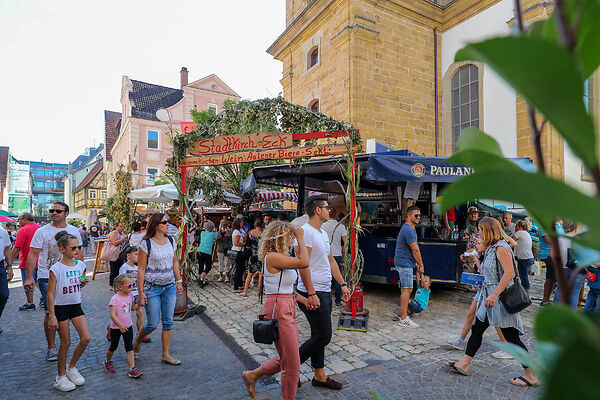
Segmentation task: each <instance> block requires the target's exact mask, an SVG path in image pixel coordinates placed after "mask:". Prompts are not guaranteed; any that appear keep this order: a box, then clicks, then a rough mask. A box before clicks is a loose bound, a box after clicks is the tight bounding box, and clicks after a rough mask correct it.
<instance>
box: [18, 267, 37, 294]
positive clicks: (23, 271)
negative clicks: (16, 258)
mask: <svg viewBox="0 0 600 400" xmlns="http://www.w3.org/2000/svg"><path fill="white" fill-rule="evenodd" d="M26 280H27V270H26V269H21V282H22V284H23V285H24V284H25V281H26ZM33 280H34V281H35V284H36V285H37V283H38V281H37V268H34V270H33ZM23 290H25V292H29V290H27V289H25V288H23ZM33 291H34V289H31V292H33Z"/></svg>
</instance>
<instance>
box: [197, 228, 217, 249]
mask: <svg viewBox="0 0 600 400" xmlns="http://www.w3.org/2000/svg"><path fill="white" fill-rule="evenodd" d="M216 238H217V232H209V231H202V232H200V245H199V246H198V252H199V253H204V254H212V249H213V244H214V243H215V239H216Z"/></svg>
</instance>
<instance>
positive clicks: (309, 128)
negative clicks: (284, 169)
mask: <svg viewBox="0 0 600 400" xmlns="http://www.w3.org/2000/svg"><path fill="white" fill-rule="evenodd" d="M191 114H192V118H193V119H194V122H195V123H196V129H195V130H193V131H191V132H188V133H179V132H173V131H172V129H171V127H170V130H171V132H170V140H171V143H172V145H173V156H172V157H171V158H169V159H168V160H167V173H166V174H167V175H168V176H169V178H170V179H171V180H172V181H173V183H174V184H175V186H176V187H177V189H178V191H179V204H180V205H182V206H184V208H185V215H184V216H183V218H182V224H181V228H180V230H181V231H182V230H183V229H187V231H188V232H189V231H190V230H191V229H194V228H197V226H196V221H195V219H194V217H193V215H192V211H191V210H192V205H193V202H192V199H193V197H194V196H193V194H195V193H197V192H198V191H202V193H203V195H204V198H205V199H206V200H207V201H208V202H210V203H212V204H222V203H223V202H224V200H225V193H224V190H223V184H225V185H227V186H229V187H230V190H231V191H232V192H234V193H236V194H238V195H239V194H240V182H241V180H242V179H243V178H245V177H247V176H248V175H249V174H250V173H251V172H252V170H253V169H254V168H255V167H257V166H261V165H272V164H278V163H282V162H283V161H282V160H275V161H273V160H267V161H259V162H252V163H241V164H228V165H219V166H206V167H200V168H195V169H191V171H190V173H189V174H188V176H187V193H183V192H182V190H181V187H182V186H181V184H182V180H181V174H180V165H181V162H182V161H183V159H184V158H185V156H186V155H187V154H188V152H189V151H190V150H191V147H192V145H193V144H194V143H195V142H196V141H199V140H205V139H212V138H215V137H217V136H227V135H236V134H251V133H255V132H284V133H303V132H323V131H338V130H348V131H349V132H350V135H349V136H348V137H344V140H345V144H346V147H347V148H348V154H345V155H344V158H345V160H346V165H347V166H348V167H347V168H346V171H344V169H343V168H342V172H343V178H344V180H346V182H351V184H352V186H354V189H355V190H358V183H359V180H360V174H359V173H358V174H355V180H354V182H352V179H351V178H350V176H351V175H348V173H350V169H348V168H352V167H351V165H352V162H351V155H350V154H351V150H352V148H356V147H357V148H358V149H360V148H361V147H362V141H361V138H360V134H359V133H358V131H356V130H355V129H354V128H353V127H352V125H350V124H348V123H345V122H340V121H336V120H334V119H333V118H330V117H328V116H326V115H325V114H322V113H320V112H316V111H313V110H309V109H308V108H306V107H302V106H299V105H296V104H292V103H290V102H288V101H286V100H284V99H283V98H282V97H281V96H280V97H276V98H265V99H260V100H254V101H249V100H241V101H233V100H226V101H225V104H224V109H223V111H222V112H221V113H220V114H218V115H216V114H215V113H214V112H212V111H208V112H207V111H201V112H199V111H196V110H191ZM316 142H317V141H316V140H301V141H294V143H293V144H294V145H295V146H310V145H315V144H316ZM334 142H335V139H334V138H329V139H327V143H326V144H331V143H334ZM305 161H306V160H302V159H299V160H293V162H294V163H303V162H305ZM342 187H344V186H343V185H342ZM344 190H345V197H346V205H347V208H348V212H349V210H350V192H349V191H350V185H347V187H346V188H345V189H344ZM191 194H192V195H191ZM254 194H255V192H254V190H252V191H250V192H248V193H245V194H244V195H241V197H242V203H241V204H240V210H239V211H241V210H242V209H244V208H246V206H248V205H249V204H250V203H251V201H252V198H253V197H254ZM355 202H356V199H355ZM355 207H356V208H358V204H355ZM348 218H349V214H348ZM358 228H359V227H358V224H357V218H355V220H354V221H350V227H349V229H350V231H352V229H358ZM179 236H180V238H179V242H180V243H179V244H180V246H179V249H181V248H182V246H181V244H182V243H181V241H182V236H183V235H179ZM180 251H181V250H180ZM349 251H350V249H349V248H348V249H345V254H346V259H349ZM356 251H357V254H356V257H355V268H352V267H350V266H347V268H346V270H345V271H344V275H345V276H346V277H348V278H349V283H351V287H350V289H351V290H353V289H354V287H355V286H356V283H358V280H359V279H360V274H361V273H362V264H363V258H362V253H361V252H360V250H358V246H357V250H356ZM192 252H193V249H192V250H190V249H189V248H188V251H187V253H188V256H187V257H185V258H184V261H183V265H181V267H182V268H183V270H184V271H186V273H187V274H190V273H192V274H193V268H192V265H191V259H193V257H189V255H190V254H191V253H192ZM179 255H180V260H181V253H180V254H179ZM348 264H349V263H346V265H348ZM351 271H355V272H354V273H352V272H351Z"/></svg>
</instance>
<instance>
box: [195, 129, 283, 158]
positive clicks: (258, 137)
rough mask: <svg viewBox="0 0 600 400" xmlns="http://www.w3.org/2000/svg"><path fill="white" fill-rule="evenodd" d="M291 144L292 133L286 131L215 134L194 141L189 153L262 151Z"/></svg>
mask: <svg viewBox="0 0 600 400" xmlns="http://www.w3.org/2000/svg"><path fill="white" fill-rule="evenodd" d="M291 146H292V135H290V134H287V133H269V132H258V133H253V134H251V135H228V136H217V137H215V138H212V139H205V140H199V141H197V142H195V143H194V145H193V146H192V149H191V151H190V154H194V155H207V154H224V153H231V152H237V151H246V150H253V151H262V150H272V149H280V148H285V147H291Z"/></svg>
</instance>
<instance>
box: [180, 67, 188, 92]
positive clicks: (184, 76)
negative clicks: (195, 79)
mask: <svg viewBox="0 0 600 400" xmlns="http://www.w3.org/2000/svg"><path fill="white" fill-rule="evenodd" d="M187 84H188V70H187V68H186V67H181V88H182V89H183V87H184V86H187Z"/></svg>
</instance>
